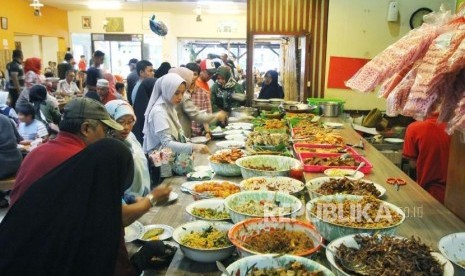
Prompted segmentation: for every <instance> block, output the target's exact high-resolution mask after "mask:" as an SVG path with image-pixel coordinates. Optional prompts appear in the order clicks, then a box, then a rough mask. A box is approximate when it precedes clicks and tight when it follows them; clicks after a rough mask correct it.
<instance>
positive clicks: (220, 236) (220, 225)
mask: <svg viewBox="0 0 465 276" xmlns="http://www.w3.org/2000/svg"><path fill="white" fill-rule="evenodd" d="M232 226H233V224H232V223H228V222H223V221H221V222H212V221H204V220H197V221H192V222H188V223H185V224H183V225H181V226H179V227H177V228H176V229H175V230H174V232H173V239H174V241H176V242H177V243H178V244H179V246H180V248H181V251H182V252H183V253H184V256H186V257H187V258H189V259H191V260H194V261H197V262H201V263H210V262H215V261H219V260H224V259H226V258H228V257H229V256H231V254H232V253H233V252H234V250H235V247H234V245H233V244H232V243H231V241H230V240H229V238H228V231H229V229H230V228H231V227H232Z"/></svg>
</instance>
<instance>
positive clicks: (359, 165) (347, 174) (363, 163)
mask: <svg viewBox="0 0 465 276" xmlns="http://www.w3.org/2000/svg"><path fill="white" fill-rule="evenodd" d="M363 166H365V162H363V161H362V162H360V164H358V167H357V168H356V169H355V171H354V172H353V173H345V174H344V176H350V177H354V176H355V175H356V174H357V172H358V171H359V170H360V169H361V168H362V167H363Z"/></svg>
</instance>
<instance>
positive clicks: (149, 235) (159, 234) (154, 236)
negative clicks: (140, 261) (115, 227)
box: [140, 224, 174, 241]
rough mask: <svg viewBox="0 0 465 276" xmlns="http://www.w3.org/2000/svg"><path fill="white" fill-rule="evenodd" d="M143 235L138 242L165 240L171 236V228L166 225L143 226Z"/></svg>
mask: <svg viewBox="0 0 465 276" xmlns="http://www.w3.org/2000/svg"><path fill="white" fill-rule="evenodd" d="M144 229H145V231H144V233H143V234H142V237H141V238H140V240H143V241H156V240H161V241H163V240H167V239H169V238H171V237H172V236H173V231H174V229H173V227H171V226H169V225H166V224H150V225H146V226H144Z"/></svg>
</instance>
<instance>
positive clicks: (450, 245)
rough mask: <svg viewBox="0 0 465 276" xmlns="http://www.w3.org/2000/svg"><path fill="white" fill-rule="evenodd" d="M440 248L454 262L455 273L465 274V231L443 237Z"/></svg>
mask: <svg viewBox="0 0 465 276" xmlns="http://www.w3.org/2000/svg"><path fill="white" fill-rule="evenodd" d="M438 248H439V251H441V253H442V254H443V255H444V256H446V258H447V259H449V261H451V262H452V263H453V265H454V270H455V275H465V232H460V233H453V234H450V235H447V236H444V237H442V238H441V239H440V240H439V244H438Z"/></svg>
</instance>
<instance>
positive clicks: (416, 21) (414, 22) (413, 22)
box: [410, 8, 433, 29]
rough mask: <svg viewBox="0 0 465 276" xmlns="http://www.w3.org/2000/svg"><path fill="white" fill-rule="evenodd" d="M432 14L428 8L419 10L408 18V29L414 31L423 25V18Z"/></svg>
mask: <svg viewBox="0 0 465 276" xmlns="http://www.w3.org/2000/svg"><path fill="white" fill-rule="evenodd" d="M431 12H433V11H432V10H431V9H429V8H419V9H418V10H416V11H415V12H414V13H412V15H411V16H410V28H412V29H415V28H418V27H420V26H421V24H423V16H424V15H427V14H428V13H431Z"/></svg>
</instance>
